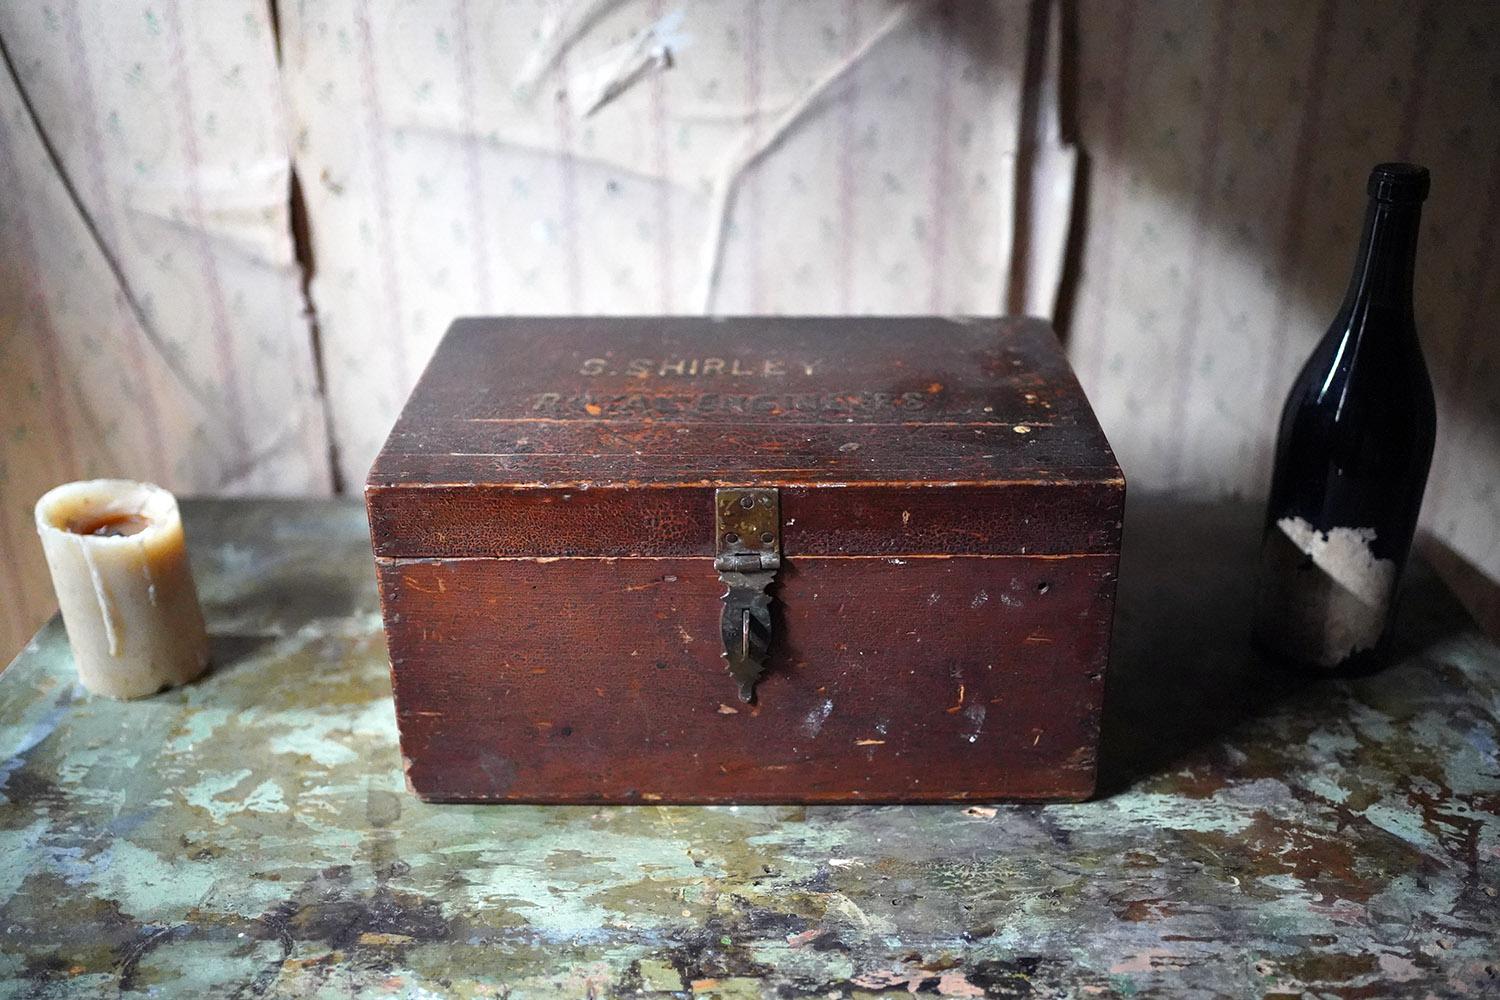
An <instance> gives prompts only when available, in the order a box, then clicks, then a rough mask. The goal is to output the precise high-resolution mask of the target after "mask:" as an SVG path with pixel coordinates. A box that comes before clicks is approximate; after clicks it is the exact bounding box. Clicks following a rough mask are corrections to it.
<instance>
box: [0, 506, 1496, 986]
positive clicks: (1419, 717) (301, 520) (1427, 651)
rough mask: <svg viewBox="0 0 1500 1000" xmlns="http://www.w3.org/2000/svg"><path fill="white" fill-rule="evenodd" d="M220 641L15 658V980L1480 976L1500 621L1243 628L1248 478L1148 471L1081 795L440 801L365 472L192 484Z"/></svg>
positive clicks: (4, 880) (876, 982) (9, 961)
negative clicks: (183, 664)
mask: <svg viewBox="0 0 1500 1000" xmlns="http://www.w3.org/2000/svg"><path fill="white" fill-rule="evenodd" d="M185 513H186V516H187V522H188V531H189V535H190V538H191V541H192V546H193V558H194V563H195V569H196V572H197V573H198V577H199V580H200V582H201V584H202V587H203V592H204V594H203V596H204V599H205V601H204V603H205V607H206V610H207V612H208V615H209V618H210V623H211V630H212V632H213V636H214V644H215V652H216V666H215V668H214V670H213V671H212V672H211V673H210V674H208V675H207V676H206V677H205V678H204V679H203V680H202V681H201V682H199V683H196V684H194V685H192V686H190V687H188V688H185V689H182V690H178V691H173V692H169V693H166V694H163V695H160V696H157V697H155V698H152V699H150V700H147V701H143V702H138V703H132V704H119V703H114V702H107V701H101V700H99V699H96V698H92V697H90V696H88V695H86V694H85V693H83V692H82V691H80V690H79V689H78V688H77V687H75V685H74V684H73V680H72V674H71V664H70V662H69V658H68V654H67V651H66V646H65V643H64V637H63V633H62V631H61V628H60V627H59V625H58V624H57V623H56V622H55V621H54V622H53V623H52V624H50V625H49V626H48V627H47V628H46V629H44V630H43V632H42V633H41V634H40V635H39V636H38V637H37V639H36V641H35V642H34V643H33V644H31V645H30V646H29V647H28V648H27V649H26V651H25V652H23V654H22V655H21V657H20V658H19V659H18V660H17V661H16V662H15V663H14V664H13V665H12V666H11V667H10V668H9V669H8V670H7V671H6V672H5V673H4V674H3V675H0V760H3V763H0V794H3V795H4V800H3V801H0V995H7V996H37V997H65V996H90V997H92V996H99V995H116V994H123V995H127V996H135V995H148V994H149V995H156V996H207V995H214V996H277V997H288V996H351V995H359V996H400V997H416V996H424V997H426V996H509V997H512V998H523V997H580V998H581V997H590V996H592V997H604V996H611V997H612V996H637V995H646V996H653V995H654V996H667V995H669V994H676V995H678V996H683V995H692V996H697V997H710V996H719V997H756V996H800V995H818V996H839V997H850V998H852V997H861V996H874V995H881V994H884V995H889V996H900V995H908V991H912V990H915V991H918V992H925V993H929V994H932V993H935V994H940V995H945V996H967V997H975V996H1028V995H1029V996H1087V995H1104V996H1184V995H1192V996H1214V995H1222V996H1262V995H1289V996H1295V995H1315V996H1341V997H1368V996H1381V997H1384V996H1402V995H1410V996H1426V995H1438V996H1453V995H1471V996H1483V995H1493V993H1494V991H1495V985H1496V983H1497V981H1500V980H1497V975H1500V972H1497V968H1496V951H1495V940H1496V932H1497V930H1500V903H1497V898H1496V895H1497V892H1500V815H1497V814H1500V762H1497V746H1500V726H1497V719H1496V716H1497V713H1500V650H1497V649H1496V648H1495V647H1494V646H1493V645H1492V644H1490V643H1488V642H1487V641H1486V640H1484V639H1483V638H1481V636H1480V635H1479V633H1478V632H1477V631H1476V630H1475V629H1474V628H1473V627H1472V626H1471V625H1470V623H1469V622H1468V620H1467V619H1466V618H1465V617H1464V616H1463V614H1462V612H1461V611H1460V610H1459V609H1458V608H1457V606H1456V604H1455V603H1454V602H1453V601H1452V600H1451V599H1450V598H1449V596H1448V595H1447V594H1446V593H1445V592H1444V591H1443V590H1442V589H1441V588H1440V586H1439V585H1438V584H1437V583H1436V582H1435V580H1434V578H1433V577H1431V575H1430V574H1428V573H1427V572H1426V571H1425V570H1424V569H1423V568H1422V567H1420V566H1419V567H1417V568H1416V570H1415V572H1414V573H1413V575H1412V578H1411V579H1410V581H1409V582H1410V586H1409V587H1408V590H1407V594H1406V601H1405V604H1404V606H1403V611H1402V622H1401V626H1400V630H1399V635H1400V644H1399V650H1398V652H1399V657H1398V662H1396V663H1395V664H1393V665H1392V666H1391V667H1390V668H1388V669H1387V670H1385V671H1384V672H1382V673H1380V674H1377V675H1375V676H1372V677H1368V678H1364V679H1360V680H1355V681H1307V680H1301V679H1297V678H1293V677H1288V676H1285V675H1282V674H1278V673H1276V672H1274V671H1273V670H1272V669H1271V668H1270V667H1269V666H1268V665H1267V664H1265V663H1262V662H1260V661H1259V660H1257V659H1256V658H1255V657H1254V656H1253V655H1252V654H1251V653H1250V652H1248V651H1247V650H1246V648H1245V643H1244V638H1243V637H1244V633H1245V627H1246V614H1247V609H1246V596H1247V594H1248V592H1249V587H1248V578H1247V572H1248V568H1249V567H1250V566H1251V565H1252V562H1253V554H1254V551H1255V533H1256V530H1257V523H1258V519H1257V516H1256V512H1255V511H1254V510H1252V509H1249V508H1248V507H1236V506H1221V507H1194V506H1187V505H1182V504H1169V503H1158V502H1152V501H1149V500H1141V501H1136V502H1134V503H1133V505H1132V509H1131V510H1130V511H1129V513H1128V515H1127V543H1126V545H1127V547H1126V553H1125V562H1124V566H1123V575H1122V581H1121V592H1120V610H1119V624H1118V630H1117V636H1116V646H1115V652H1114V657H1113V663H1112V667H1111V674H1110V686H1109V690H1108V695H1107V698H1106V702H1105V713H1104V734H1105V739H1104V744H1103V747H1102V751H1101V752H1102V757H1101V764H1102V777H1103V784H1102V787H1101V791H1100V793H1099V796H1098V797H1097V798H1096V799H1095V800H1093V801H1090V802H1087V803H1083V804H1073V805H1048V806H1000V807H996V808H993V809H991V808H989V807H987V806H983V805H974V804H958V805H950V806H921V807H870V806H848V807H817V808H788V807H740V808H727V807H669V806H646V805H641V806H627V807H617V808H598V807H538V806H451V805H428V804H423V803H421V802H419V801H417V800H416V799H415V798H414V797H413V796H411V795H410V794H408V793H407V792H406V791H405V789H404V788H403V786H402V780H401V767H400V761H399V758H398V754H397V749H396V738H395V726H394V717H393V712H392V706H391V698H390V688H389V681H388V676H387V670H386V663H385V651H384V647H383V643H382V641H381V629H380V619H379V616H378V614H377V611H376V595H375V587H374V582H373V579H372V578H371V573H370V568H369V549H368V540H367V537H366V535H365V523H364V519H363V517H362V514H361V511H360V510H359V509H358V507H357V506H356V505H354V504H338V503H332V502H329V503H312V502H279V503H253V502H216V503H210V504H189V505H188V506H187V507H186V511H185Z"/></svg>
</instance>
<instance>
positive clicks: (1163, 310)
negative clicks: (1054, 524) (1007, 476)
mask: <svg viewBox="0 0 1500 1000" xmlns="http://www.w3.org/2000/svg"><path fill="white" fill-rule="evenodd" d="M1071 9H1072V10H1073V12H1074V14H1075V16H1076V20H1075V25H1074V27H1075V30H1076V33H1077V42H1078V61H1077V63H1076V69H1075V72H1076V74H1077V92H1078V93H1077V97H1078V100H1077V119H1078V126H1079V142H1080V144H1081V145H1082V147H1083V149H1084V150H1085V151H1086V155H1087V157H1088V159H1089V163H1088V166H1087V172H1086V177H1087V187H1086V189H1085V191H1084V192H1083V197H1082V198H1081V202H1082V204H1081V206H1080V210H1081V211H1082V213H1083V220H1082V221H1083V225H1082V232H1083V236H1084V238H1083V246H1082V248H1081V255H1080V256H1081V267H1080V270H1079V274H1080V278H1079V281H1078V284H1077V287H1076V290H1075V294H1074V296H1073V298H1072V308H1071V320H1070V322H1069V324H1068V334H1069V351H1070V353H1071V355H1072V357H1073V360H1074V364H1075V366H1076V368H1077V369H1078V372H1079V376H1080V378H1081V379H1082V381H1083V383H1084V387H1085V389H1086V390H1087V391H1088V393H1089V396H1090V398H1091V399H1092V400H1093V401H1094V405H1095V407H1096V408H1097V409H1098V412H1099V416H1100V419H1101V420H1102V421H1103V423H1104V426H1105V429H1106V430H1107V431H1108V432H1109V435H1110V440H1111V442H1112V443H1113V444H1114V446H1115V450H1116V451H1117V452H1118V453H1119V456H1120V460H1121V463H1122V465H1123V466H1124V468H1125V470H1126V474H1127V476H1128V477H1129V478H1130V480H1131V483H1132V486H1133V488H1135V489H1137V490H1139V489H1143V488H1144V489H1154V488H1164V489H1176V490H1182V491H1188V492H1192V493H1197V494H1201V495H1206V496H1217V495H1224V494H1235V495H1242V496H1260V495H1262V494H1263V492H1264V490H1265V489H1266V488H1267V486H1268V483H1269V476H1270V448H1271V444H1272V442H1273V439H1274V434H1275V423H1276V420H1277V418H1278V415H1279V410H1280V406H1281V402H1282V400H1283V399H1284V398H1285V395H1286V392H1287V390H1288V388H1289V387H1290V385H1291V382H1292V379H1293V378H1294V377H1295V375H1296V373H1297V371H1298V370H1299V369H1300V367H1301V365H1302V363H1303V362H1304V361H1305V360H1306V357H1307V355H1308V354H1309V353H1310V352H1311V349H1312V345H1313V344H1314V343H1315V342H1316V341H1317V340H1318V339H1319V338H1320V337H1321V336H1322V335H1323V333H1324V331H1325V330H1326V329H1327V327H1328V324H1329V322H1330V321H1331V320H1332V319H1333V316H1334V313H1335V312H1337V310H1338V306H1339V302H1340V301H1341V299H1342V297H1343V294H1344V290H1345V287H1346V284H1347V282H1348V280H1349V275H1350V271H1351V270H1352V267H1353V262H1354V260H1353V259H1354V253H1355V249H1356V247H1357V244H1358V242H1359V233H1360V227H1361V225H1362V222H1363V211H1364V203H1365V193H1364V187H1365V180H1366V178H1367V176H1368V174H1369V169H1370V167H1371V165H1373V164H1375V163H1378V162H1381V161H1383V160H1392V159H1409V160H1414V161H1416V162H1419V163H1423V164H1425V165H1426V166H1428V167H1429V168H1430V169H1431V171H1432V195H1431V197H1430V198H1429V200H1428V203H1427V205H1426V208H1425V209H1424V216H1423V230H1422V236H1421V242H1420V247H1419V258H1418V264H1417V272H1418V273H1417V287H1416V299H1417V324H1418V328H1419V332H1420V336H1421V338H1422V344H1423V349H1424V352H1425V354H1426V357H1427V363H1428V368H1429V369H1430V370H1431V372H1432V375H1433V381H1434V388H1435V389H1436V391H1437V395H1438V407H1439V413H1438V422H1439V427H1438V449H1437V456H1436V460H1435V464H1434V468H1433V474H1432V477H1431V479H1430V480H1429V488H1428V493H1427V498H1426V502H1425V505H1424V509H1423V520H1424V523H1425V524H1426V525H1427V527H1428V528H1429V529H1431V530H1433V531H1434V532H1435V533H1436V534H1437V535H1438V536H1439V537H1440V538H1441V539H1442V540H1443V541H1445V542H1446V543H1447V544H1448V545H1450V546H1452V547H1453V548H1454V549H1456V550H1457V551H1458V552H1459V553H1460V554H1461V555H1462V556H1463V557H1464V558H1466V559H1467V560H1469V561H1470V562H1472V563H1474V564H1476V565H1478V566H1479V567H1481V568H1482V569H1483V570H1485V571H1486V572H1487V573H1488V574H1489V576H1490V577H1491V578H1492V579H1497V578H1500V494H1497V487H1500V336H1497V334H1500V252H1497V242H1496V232H1497V229H1500V6H1497V5H1495V4H1493V3H1478V2H1475V3H1461V2H1441V3H1437V2H1425V3H1397V2H1390V0H1372V2H1348V0H1321V2H1317V3H1289V2H1276V3H1229V2H1218V3H1210V4H1201V5H1200V4H1194V5H1184V4H1168V3H1141V2H1134V0H1123V2H1119V3H1081V4H1078V5H1076V6H1075V7H1073V8H1071Z"/></svg>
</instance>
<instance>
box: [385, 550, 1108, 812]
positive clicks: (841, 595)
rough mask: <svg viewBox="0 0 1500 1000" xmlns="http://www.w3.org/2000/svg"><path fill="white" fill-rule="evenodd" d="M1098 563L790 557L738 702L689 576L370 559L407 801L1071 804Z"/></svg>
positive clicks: (1096, 615) (1100, 608) (573, 564)
mask: <svg viewBox="0 0 1500 1000" xmlns="http://www.w3.org/2000/svg"><path fill="white" fill-rule="evenodd" d="M1116 567H1117V557H1116V556H1115V555H1112V554H1094V555H1074V556H1053V557H1036V556H1024V557H1023V556H959V557H949V556H943V557H923V556H902V557H874V556H872V557H845V556H838V557H798V558H794V559H791V560H788V561H787V563H786V564H785V565H784V566H783V568H782V570H781V572H780V573H779V574H778V577H777V583H776V585H775V587H774V588H773V590H772V593H773V595H774V596H775V598H776V603H775V604H774V605H773V608H774V615H775V632H776V634H775V638H774V641H773V652H772V655H771V658H770V662H769V665H768V671H767V673H766V675H765V677H764V678H763V679H762V680H761V682H760V684H759V687H758V689H757V699H756V702H755V703H754V704H745V703H742V702H740V701H739V700H738V698H737V697H736V691H735V686H734V684H733V682H732V681H731V679H730V678H729V676H728V674H727V673H726V672H725V670H724V665H723V660H722V659H721V658H720V652H721V647H720V645H719V643H720V639H719V630H718V625H719V611H720V602H719V596H720V594H721V593H722V592H723V586H722V585H721V584H720V583H719V581H718V579H717V578H716V576H715V574H714V572H713V569H712V562H711V560H708V559H703V558H697V559H694V558H620V559H600V558H563V559H551V560H545V559H544V560H537V559H498V558H471V559H450V560H415V559H381V560H379V561H378V568H379V574H380V584H381V591H382V600H383V602H384V605H385V610H386V621H387V635H388V639H389V643H390V653H391V661H392V675H393V678H394V686H395V694H396V711H397V716H398V720H399V723H400V728H401V742H402V751H403V755H404V757H405V759H406V762H407V774H408V778H409V780H410V783H411V785H412V787H413V789H414V790H415V791H416V792H417V793H418V794H420V795H421V796H423V797H424V798H427V799H431V800H439V801H529V802H658V801H659V802H819V801H823V802H849V801H868V802H879V801H939V800H952V799H977V800H983V799H995V798H1022V799H1059V798H1061V799H1069V798H1073V799H1076V798H1083V797H1086V796H1087V795H1089V794H1090V793H1091V791H1092V789H1093V783H1094V772H1095V751H1096V746H1097V738H1098V716H1099V703H1100V697H1101V695H1102V691H1103V674H1104V665H1105V661H1106V657H1107V653H1108V643H1109V631H1110V619H1111V610H1112V606H1113V598H1114V580H1115V571H1116Z"/></svg>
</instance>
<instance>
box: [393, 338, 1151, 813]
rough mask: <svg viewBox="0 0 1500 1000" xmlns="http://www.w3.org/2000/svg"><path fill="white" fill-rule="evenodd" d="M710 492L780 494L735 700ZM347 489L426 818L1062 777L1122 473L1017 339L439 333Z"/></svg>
mask: <svg viewBox="0 0 1500 1000" xmlns="http://www.w3.org/2000/svg"><path fill="white" fill-rule="evenodd" d="M730 485H733V486H774V487H777V488H778V489H779V490H780V494H781V516H782V525H783V529H782V549H783V554H784V557H785V559H784V565H783V568H782V569H781V571H780V572H779V574H778V576H777V582H776V584H775V585H774V587H773V589H772V593H773V595H774V596H775V598H776V604H775V605H774V606H773V607H774V609H775V622H776V635H775V638H774V641H773V653H772V656H771V659H770V663H769V669H768V672H767V674H766V676H765V678H764V679H763V680H762V681H761V683H760V686H759V688H758V699H757V702H756V703H755V704H754V705H745V704H742V703H741V702H739V701H738V700H737V699H736V697H735V690H734V686H733V683H732V681H731V680H730V679H729V677H728V675H727V674H726V673H725V671H724V669H723V661H722V660H721V659H720V657H719V652H720V649H719V645H718V643H719V638H718V617H719V610H720V603H719V596H720V594H721V593H722V592H723V586H722V585H721V584H720V583H719V581H718V579H717V576H716V574H715V572H714V569H713V559H712V556H713V551H714V525H713V490H714V488H715V487H717V486H730ZM366 497H367V502H368V507H369V514H370V523H371V533H372V539H373V544H374V549H375V553H376V562H377V569H378V572H379V576H380V584H381V596H382V602H383V607H384V610H385V617H386V627H387V636H388V640H389V644H390V652H391V662H392V676H393V680H394V687H395V694H396V705H397V716H398V721H399V723H400V729H401V740H402V749H403V753H404V755H405V757H406V760H407V769H408V777H409V780H410V782H411V785H412V787H413V788H414V789H415V790H416V791H417V792H418V794H420V795H422V796H423V797H424V798H429V799H434V800H443V801H534V802H637V801H663V802H798V801H804V802H815V801H934V800H944V799H987V798H1028V799H1049V798H1081V797H1085V796H1087V795H1088V794H1089V793H1090V791H1091V789H1092V785H1093V775H1094V765H1095V761H1094V754H1095V749H1096V746H1097V738H1098V711H1099V698H1100V695H1101V692H1102V689H1103V673H1104V666H1105V662H1106V659H1107V654H1108V641H1109V630H1110V620H1111V614H1112V607H1113V597H1114V579H1115V571H1116V568H1117V563H1118V554H1119V542H1120V518H1121V513H1122V506H1123V500H1124V481H1123V479H1122V477H1121V475H1120V470H1119V467H1118V465H1117V464H1116V463H1115V460H1114V457H1113V455H1112V454H1111V452H1110V450H1109V446H1108V444H1107V443H1106V442H1105V440H1104V437H1103V434H1102V433H1101V432H1100V430H1099V427H1098V424H1097V422H1096V421H1095V420H1094V417H1093V414H1092V412H1091V411H1090V409H1089V407H1088V404H1087V401H1086V400H1085V399H1084V397H1083V394H1082V392H1081V390H1080V389H1079V387H1078V384H1077V382H1076V380H1075V379H1074V378H1073V376H1072V374H1071V372H1070V371H1069V369H1068V368H1067V365H1066V362H1065V361H1064V360H1063V358H1062V354H1061V351H1060V350H1059V348H1058V345H1057V343H1056V340H1055V338H1054V337H1053V336H1052V334H1051V332H1050V330H1048V328H1047V327H1046V326H1045V324H1043V323H1041V322H1039V321H1036V320H1010V319H1000V320H982V321H979V320H970V321H950V320H942V319H920V318H918V319H893V318H882V319H765V318H761V319H743V320H742V319H730V320H710V319H687V318H676V319H588V318H585V319H505V320H501V319H474V320H462V321H460V322H459V323H457V324H455V326H454V327H453V329H452V330H450V332H449V334H448V336H447V337H446V338H445V340H444V342H443V344H442V345H441V346H440V347H439V349H438V352H437V354H436V355H435V357H434V359H433V361H432V363H431V364H430V365H429V368H428V370H427V372H426V373H425V374H424V376H423V378H422V380H421V382H420V383H419V385H418V386H417V388H416V390H415V391H414V392H413V395H412V398H411V401H410V402H409V403H408V406H407V408H406V411H405V412H404V413H403V415H402V417H401V419H400V421H399V422H398V423H397V426H396V428H395V430H393V432H392V434H391V437H390V440H389V441H388V443H387V445H386V448H385V449H384V451H382V453H381V455H380V457H379V458H378V459H377V461H376V464H375V467H374V469H373V470H372V472H371V475H370V481H369V484H368V486H367V491H366Z"/></svg>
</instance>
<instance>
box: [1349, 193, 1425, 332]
mask: <svg viewBox="0 0 1500 1000" xmlns="http://www.w3.org/2000/svg"><path fill="white" fill-rule="evenodd" d="M1421 220H1422V206H1421V204H1420V203H1407V204H1393V203H1391V202H1386V201H1380V200H1378V199H1375V198H1372V199H1370V207H1369V208H1368V209H1367V210H1366V211H1365V232H1364V236H1363V237H1362V238H1361V239H1360V243H1359V256H1358V257H1356V258H1355V262H1354V277H1353V279H1352V280H1351V281H1350V282H1349V291H1348V293H1347V294H1346V295H1345V296H1344V309H1343V311H1344V312H1345V313H1346V314H1347V315H1348V316H1349V317H1350V318H1351V319H1352V318H1354V317H1355V316H1356V315H1358V314H1360V313H1364V312H1367V311H1369V310H1370V309H1372V308H1374V309H1379V310H1381V311H1383V312H1384V311H1394V312H1396V313H1397V314H1398V315H1399V316H1401V317H1403V318H1405V319H1408V320H1409V319H1410V318H1411V315H1412V276H1413V275H1414V273H1415V271H1416V262H1417V228H1418V224H1419V223H1420V222H1421Z"/></svg>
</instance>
